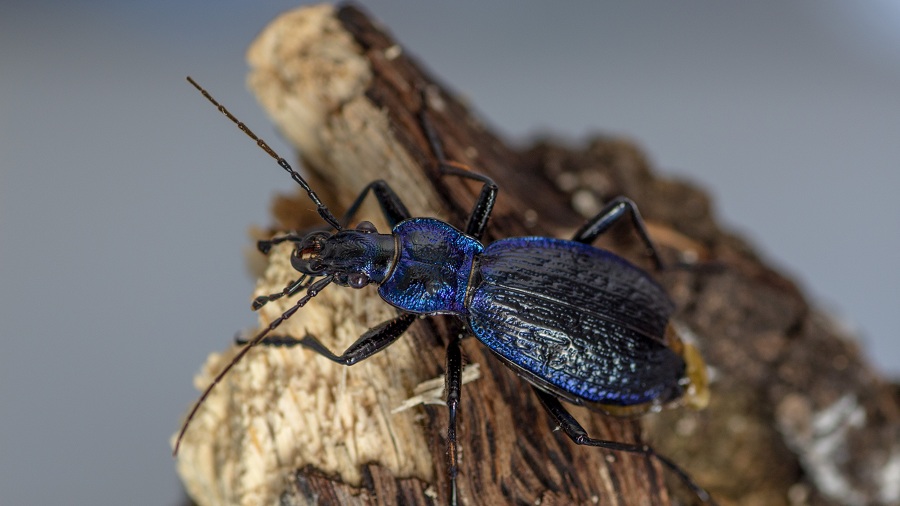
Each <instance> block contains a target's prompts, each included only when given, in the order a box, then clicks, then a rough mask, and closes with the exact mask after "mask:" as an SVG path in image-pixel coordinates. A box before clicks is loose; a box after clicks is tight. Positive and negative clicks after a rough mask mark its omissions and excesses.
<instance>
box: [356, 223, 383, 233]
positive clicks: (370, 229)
mask: <svg viewBox="0 0 900 506" xmlns="http://www.w3.org/2000/svg"><path fill="white" fill-rule="evenodd" d="M356 230H359V231H360V232H365V233H367V234H374V233H376V232H378V230H377V229H376V228H375V225H374V224H373V223H372V222H371V221H361V222H359V225H357V226H356Z"/></svg>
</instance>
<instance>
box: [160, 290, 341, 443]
mask: <svg viewBox="0 0 900 506" xmlns="http://www.w3.org/2000/svg"><path fill="white" fill-rule="evenodd" d="M332 281H334V276H328V277H327V278H322V279H320V280H319V281H316V282H315V283H313V284H312V285H310V287H309V288H307V289H306V295H304V296H303V297H301V298H300V300H298V301H297V303H296V304H294V305H293V306H291V308H290V309H288V310H287V311H285V312H284V313H282V314H281V316H279V317H278V318H275V319H274V320H272V322H271V323H269V326H268V327H266V328H265V329H263V330H262V331H261V332H260V333H259V334H256V336H254V337H253V339H251V340H250V341H248V342H247V344H245V345H244V347H243V348H241V351H239V352H238V354H237V355H235V356H234V358H233V359H231V362H230V363H229V364H228V365H227V366H225V368H224V369H222V371H221V372H219V374H218V375H216V377H215V378H214V379H213V380H212V383H210V384H209V386H208V387H206V390H204V391H203V394H202V395H201V396H200V398H199V399H197V402H195V403H194V407H193V408H192V409H191V412H190V413H188V416H187V418H186V419H185V420H184V424H183V425H182V426H181V432H179V433H178V438H177V439H176V440H175V449H174V450H172V456H173V457H174V456H176V455H178V448H179V447H180V446H181V440H182V438H184V433H185V432H187V429H188V426H190V424H191V420H193V419H194V415H196V414H197V411H198V410H199V409H200V406H201V405H202V404H203V402H204V401H205V400H206V398H207V397H209V394H210V392H212V390H213V388H215V386H216V385H218V384H219V381H221V380H222V378H224V377H225V375H226V374H228V371H230V370H231V369H232V368H233V367H234V366H235V365H236V364H237V363H238V362H240V360H241V359H242V358H244V355H246V354H247V352H248V351H250V348H253V347H254V346H256V345H257V344H259V343H260V342H262V340H263V338H265V337H266V335H268V334H269V332H271V331H273V330H275V329H276V328H278V326H279V325H281V324H282V323H283V322H284V321H285V320H287V319H288V318H290V317H291V316H293V315H294V313H296V312H297V310H298V309H300V308H301V307H303V306H305V305H306V303H307V302H309V300H310V299H312V298H313V297H315V296H316V295H318V294H319V292H320V291H321V290H322V289H323V288H325V287H326V286H328V285H329V284H330V283H331V282H332Z"/></svg>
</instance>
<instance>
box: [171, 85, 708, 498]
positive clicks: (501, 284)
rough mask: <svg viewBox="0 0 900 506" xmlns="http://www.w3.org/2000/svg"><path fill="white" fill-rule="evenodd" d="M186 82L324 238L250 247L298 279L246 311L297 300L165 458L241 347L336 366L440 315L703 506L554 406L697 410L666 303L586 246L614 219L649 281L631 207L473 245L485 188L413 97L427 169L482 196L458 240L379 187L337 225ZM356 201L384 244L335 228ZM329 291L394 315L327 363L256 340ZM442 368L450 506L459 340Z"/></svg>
mask: <svg viewBox="0 0 900 506" xmlns="http://www.w3.org/2000/svg"><path fill="white" fill-rule="evenodd" d="M187 79H188V81H189V82H190V83H191V84H192V85H193V86H194V87H195V88H197V90H199V91H200V92H201V93H202V94H203V96H205V97H206V98H207V99H208V100H209V101H210V102H211V103H212V104H213V105H215V106H216V107H217V108H218V109H219V111H220V112H222V113H223V114H225V115H226V116H227V117H228V118H229V119H230V120H231V121H232V122H234V123H235V124H236V125H237V126H238V128H240V129H241V130H242V131H244V133H246V134H247V135H248V136H249V137H250V138H251V139H253V140H254V141H256V143H257V145H258V146H259V147H260V148H262V149H263V150H264V151H265V152H266V153H268V154H269V155H270V156H271V157H272V158H274V159H275V160H276V161H277V163H278V165H280V166H281V167H282V168H283V169H284V170H285V171H287V172H288V173H289V174H290V176H291V177H292V178H293V179H294V181H296V182H297V183H298V184H299V185H300V186H301V187H302V188H303V189H304V190H305V191H306V193H307V195H308V197H309V198H310V200H311V201H312V202H313V203H314V204H315V205H316V209H317V212H318V214H319V216H320V217H321V218H322V219H323V220H324V221H325V223H326V224H327V225H328V227H330V229H332V230H333V231H331V230H319V229H317V230H313V231H311V232H308V233H306V234H304V235H296V234H287V235H284V236H278V237H274V238H272V239H269V240H263V241H260V242H259V243H258V246H259V249H260V250H261V251H262V252H264V253H267V252H268V251H269V250H270V249H271V248H272V246H274V245H276V244H279V243H284V242H288V243H291V244H293V245H294V249H293V252H292V254H291V258H290V261H291V265H292V266H293V268H294V269H295V270H297V271H298V272H299V274H300V276H299V277H298V278H297V279H296V280H295V281H293V282H291V283H289V284H288V285H287V286H286V287H285V288H284V289H283V290H282V291H280V292H277V293H273V294H270V295H265V296H260V297H257V298H256V299H255V300H254V302H253V308H254V309H259V308H261V307H262V306H264V305H265V304H267V303H268V302H270V301H273V300H276V299H280V298H282V297H285V296H292V295H296V294H299V293H301V292H304V293H303V295H302V296H301V297H300V298H299V299H298V300H297V301H296V303H295V304H294V305H293V306H291V307H290V308H289V309H288V310H287V311H285V312H284V313H283V314H282V315H281V316H279V317H278V318H276V319H274V320H273V321H272V322H271V323H270V324H269V325H268V327H266V328H265V329H263V330H262V331H260V332H259V333H258V334H256V335H255V336H254V337H253V338H252V339H249V340H247V341H246V342H245V343H244V347H243V348H242V349H241V350H240V351H239V352H238V353H237V354H236V355H235V357H234V358H233V360H232V361H231V362H230V363H229V364H228V365H227V366H226V367H225V368H224V369H223V370H222V371H221V372H220V373H219V374H218V375H217V376H216V377H215V379H214V380H213V381H212V383H211V384H210V385H209V386H208V388H207V389H206V390H205V391H204V393H203V394H202V395H201V396H200V398H199V399H198V400H197V402H196V403H195V405H194V407H193V409H192V410H191V411H190V413H189V414H188V416H187V418H186V419H185V422H184V424H183V426H182V428H181V432H180V433H179V435H178V438H177V439H176V443H175V448H174V452H173V453H175V454H177V452H178V448H179V445H180V442H181V439H182V437H183V436H184V433H185V431H186V430H187V427H188V426H189V424H190V422H191V420H192V419H193V417H194V415H195V414H196V412H197V410H198V409H199V407H200V405H201V404H202V403H203V401H204V400H205V399H206V398H207V396H208V395H209V394H210V392H211V391H212V389H213V388H214V387H215V385H216V384H217V383H218V382H219V381H220V380H221V379H222V378H223V377H224V376H225V374H227V373H228V371H229V370H230V369H231V368H232V367H233V366H234V365H235V364H236V363H237V362H238V361H239V360H241V359H242V358H243V356H244V355H246V353H247V352H248V351H249V350H250V349H251V348H252V347H254V346H256V345H259V344H264V345H271V346H303V347H306V348H308V349H311V350H312V351H314V352H316V353H318V354H320V355H322V356H324V357H326V358H328V359H330V360H332V361H334V362H337V363H339V364H343V365H348V366H349V365H353V364H355V363H357V362H359V361H361V360H364V359H366V358H368V357H371V356H372V355H374V354H376V353H378V352H380V351H382V350H384V349H385V348H386V347H388V346H390V345H391V344H392V343H393V342H394V341H396V340H397V339H398V338H399V337H400V336H402V335H403V333H404V332H405V331H406V330H407V329H408V328H409V327H410V325H412V323H413V322H414V321H415V320H416V319H417V318H419V317H421V316H430V315H437V314H447V315H453V316H456V317H458V318H459V319H460V320H462V322H463V323H464V324H465V328H466V329H467V330H468V332H469V333H471V334H472V335H474V336H475V337H476V338H477V339H478V340H479V341H481V342H482V343H483V344H484V345H485V346H487V347H488V348H489V349H490V350H491V351H492V352H493V354H494V355H495V356H497V357H498V358H499V359H500V361H501V362H502V363H504V364H505V365H506V366H508V367H510V368H511V369H512V370H513V371H515V372H516V373H517V374H518V375H519V376H521V377H523V378H524V379H525V380H526V381H527V382H528V383H529V384H530V385H531V386H532V389H533V391H534V393H535V394H536V395H537V397H538V399H539V400H540V401H541V404H542V405H543V406H544V408H545V409H546V410H547V412H548V413H549V414H550V415H551V416H552V418H553V419H554V420H555V421H556V423H557V424H558V426H559V427H560V428H561V429H562V430H563V431H564V432H565V434H566V435H567V436H568V437H569V438H570V439H571V440H572V441H573V442H574V443H576V444H579V445H586V446H596V447H600V448H605V449H607V450H611V451H621V452H629V453H637V454H643V455H645V456H647V457H650V458H655V459H657V460H658V461H660V462H661V463H662V464H663V465H664V466H665V467H667V468H668V469H670V470H671V471H672V472H674V473H675V474H676V475H677V476H678V477H679V478H680V479H681V480H682V481H683V482H684V483H685V484H686V485H687V486H688V487H689V488H690V489H691V490H692V491H693V493H694V494H695V495H696V496H697V497H698V498H699V499H700V500H701V501H703V502H705V503H709V504H715V502H714V500H713V499H712V498H711V497H710V495H709V494H708V493H707V492H706V491H705V490H704V489H703V488H702V487H700V486H699V485H697V484H696V483H695V482H694V480H693V479H692V478H691V477H690V476H689V475H688V474H687V473H686V472H685V471H684V470H682V469H681V468H680V467H679V466H678V465H677V464H675V463H674V462H673V461H671V460H670V459H668V458H666V457H665V456H662V455H660V454H659V453H657V452H656V451H654V450H653V449H652V448H651V447H650V446H649V445H646V444H632V443H622V442H617V441H606V440H600V439H594V438H591V437H590V436H589V435H588V434H587V432H586V431H585V429H584V428H583V427H582V426H581V425H580V424H579V422H578V421H577V420H576V419H575V418H574V417H573V416H572V415H571V414H570V413H569V412H568V411H567V410H566V408H565V407H564V406H563V404H562V401H565V402H568V403H571V404H575V405H583V406H586V407H588V408H591V409H593V410H596V411H601V412H604V413H607V414H612V415H618V416H636V415H641V414H644V413H647V412H650V411H655V410H658V409H661V408H662V407H666V406H671V405H676V404H687V405H690V406H692V407H696V408H700V407H703V406H704V405H705V403H706V400H707V398H708V390H707V384H706V376H705V365H704V363H703V359H702V357H701V356H700V354H699V352H698V351H697V350H696V349H695V348H694V347H693V346H692V345H690V344H689V343H687V342H685V341H683V340H682V339H681V338H680V337H679V335H678V332H677V331H676V329H675V328H674V327H673V325H672V324H671V323H670V321H669V318H670V316H671V314H672V312H673V311H674V304H673V303H672V302H671V300H670V299H669V297H668V295H667V294H666V292H665V290H664V289H663V288H662V287H661V286H660V285H659V284H657V283H656V282H655V281H654V280H653V278H652V277H651V276H650V275H649V274H648V273H647V272H645V271H644V270H642V269H640V268H639V267H637V266H635V265H633V264H632V263H630V262H629V261H628V260H625V259H624V258H622V257H620V256H618V255H616V254H614V253H612V252H610V251H606V250H603V249H600V248H596V247H594V246H592V245H591V244H592V243H593V242H594V240H595V239H597V237H599V236H600V235H601V234H603V233H604V232H606V231H607V230H608V229H609V228H610V227H611V226H612V225H614V224H615V223H617V222H618V221H620V220H622V219H624V218H626V217H627V218H629V219H630V222H631V224H632V226H633V228H634V229H635V231H636V233H637V236H638V237H639V238H640V240H641V241H642V243H643V244H644V246H645V247H646V250H647V253H648V254H649V256H650V258H651V259H652V261H653V265H654V268H655V269H656V270H661V269H662V268H663V262H662V260H661V258H660V255H659V253H658V252H657V249H656V247H655V245H654V244H653V241H652V240H651V239H650V236H649V234H648V233H647V230H646V227H645V225H644V222H643V220H642V218H641V215H640V213H639V211H638V208H637V206H636V205H635V204H634V202H632V201H631V200H629V199H627V198H625V197H619V198H616V199H614V200H612V201H611V202H609V203H608V204H607V205H606V206H605V207H604V208H603V209H602V210H601V211H600V212H599V213H598V214H597V215H596V216H595V217H593V218H592V219H590V220H588V221H587V222H586V223H585V224H584V225H583V226H582V227H581V228H580V229H579V230H578V231H577V232H576V233H575V234H574V236H573V238H572V239H571V240H564V239H555V238H549V237H514V238H506V239H500V240H497V241H495V242H492V243H490V244H487V245H485V244H483V243H482V240H481V239H482V237H483V235H484V232H485V229H486V227H487V223H488V220H489V218H490V215H491V211H492V209H493V207H494V203H495V201H496V197H497V192H498V187H497V185H496V184H495V183H494V182H493V181H492V180H491V179H490V178H488V177H486V176H484V175H481V174H478V173H475V172H471V171H470V170H468V168H467V167H465V166H463V165H461V164H456V163H453V162H449V161H447V160H446V159H445V157H444V153H443V148H442V147H441V143H440V141H439V139H438V137H437V134H436V132H435V130H434V128H433V126H432V125H431V123H430V121H429V120H428V118H427V114H426V112H425V109H426V108H427V97H426V96H425V93H424V92H423V96H422V100H423V106H422V111H421V114H420V124H421V126H422V128H423V131H424V133H425V136H426V137H427V139H428V142H429V144H430V146H431V150H432V151H433V154H434V156H435V158H436V159H437V165H438V167H439V168H440V170H441V171H442V173H443V174H444V175H450V176H456V177H460V178H464V179H470V180H474V181H476V182H478V183H481V185H482V186H481V193H480V195H479V197H478V199H477V200H476V202H475V205H474V207H473V209H472V212H471V214H470V216H469V219H468V222H467V224H466V226H465V229H464V230H459V229H457V228H455V227H453V226H452V225H450V224H449V223H446V222H444V221H441V220H438V219H435V218H422V217H413V216H412V215H411V214H410V212H409V211H408V210H407V209H406V206H405V205H404V204H403V202H402V200H401V199H400V198H399V196H398V195H397V193H396V192H394V190H393V189H392V188H391V187H390V186H389V185H388V184H387V183H386V182H385V181H383V180H377V181H374V182H372V183H369V184H368V185H367V186H366V187H365V188H364V189H363V191H362V192H361V193H360V194H359V196H358V197H357V198H356V200H355V201H354V202H353V203H352V205H351V206H350V207H349V209H348V211H347V213H346V215H345V217H344V218H343V219H341V220H339V219H337V218H336V217H335V216H334V215H333V214H332V213H331V211H330V210H329V209H328V207H327V206H326V205H325V204H323V203H322V201H321V200H320V199H319V197H318V196H317V195H316V193H315V192H314V191H313V190H312V188H310V186H309V184H308V183H307V182H306V180H305V179H304V178H303V177H302V176H301V175H300V174H299V173H298V172H296V171H295V170H294V169H293V168H292V167H291V166H290V164H289V163H288V162H287V161H286V160H285V159H284V158H282V157H280V156H279V155H278V154H277V153H275V151H274V150H272V148H270V147H269V146H268V145H267V144H266V143H265V141H263V140H262V139H260V138H259V137H257V136H256V134H254V133H253V132H252V131H251V130H250V129H249V128H247V126H246V125H244V124H243V123H242V122H240V121H239V120H238V119H237V118H236V117H235V116H233V115H232V114H231V113H230V112H229V111H228V110H227V109H226V108H225V107H224V106H222V105H220V104H219V103H218V102H217V101H216V100H215V99H214V98H213V97H212V95H210V94H209V92H207V91H206V90H205V89H203V88H202V87H201V86H200V85H199V84H197V82H196V81H194V80H193V79H192V78H190V77H188V78H187ZM370 194H371V195H372V196H374V198H375V199H376V200H377V202H378V204H379V205H380V207H381V211H382V213H383V214H384V217H385V218H386V220H387V222H388V224H389V225H390V227H391V230H390V232H389V233H379V232H378V230H377V229H376V228H375V226H374V225H373V224H372V223H371V222H368V221H362V222H360V223H359V224H358V225H357V226H356V227H355V228H347V227H346V224H347V223H349V221H350V219H351V218H352V217H353V216H354V214H355V213H356V212H357V210H358V209H359V207H360V206H361V205H362V203H363V202H364V201H365V199H366V198H367V197H368V196H369V195H370ZM332 283H333V284H336V285H339V286H344V287H350V288H354V289H359V288H362V287H364V286H367V285H369V284H375V285H377V286H378V294H379V296H380V297H381V298H382V299H383V300H384V301H385V302H386V303H388V304H390V305H392V306H394V307H395V308H396V309H397V310H398V316H397V317H395V318H393V319H391V320H388V321H386V322H384V323H382V324H380V325H377V326H375V327H373V328H371V329H370V330H368V331H367V332H365V333H364V334H363V335H362V336H361V337H360V338H359V339H358V340H357V341H356V342H355V343H353V344H352V345H350V347H348V348H347V349H346V350H345V351H344V352H343V353H341V354H340V355H338V354H335V353H334V352H332V351H331V350H329V349H328V348H327V347H326V346H325V345H323V344H322V343H321V342H320V341H319V340H318V339H317V338H316V337H315V336H312V335H306V336H304V337H303V338H299V339H298V338H295V337H291V336H275V335H270V333H271V332H272V331H273V330H275V329H276V328H278V326H279V325H281V323H282V322H284V321H285V320H287V319H288V318H290V317H291V316H293V315H294V314H295V313H296V312H297V311H298V310H299V309H300V308H302V307H303V306H304V305H305V304H306V303H307V302H309V300H311V299H312V298H313V297H315V296H316V295H317V294H318V293H319V292H320V291H321V290H323V289H324V288H325V287H327V286H328V285H329V284H332ZM446 357H447V358H446V360H447V365H446V376H445V381H446V385H445V387H446V395H447V406H448V414H449V424H448V434H447V447H448V455H449V459H450V462H449V471H448V473H449V478H450V503H451V504H453V505H456V504H457V502H458V498H457V485H456V476H457V473H458V465H457V458H458V452H457V445H458V442H457V436H456V418H457V412H458V409H459V403H460V387H461V369H462V367H461V365H462V359H461V352H460V337H458V336H457V337H454V338H452V339H450V341H449V343H448V345H447V351H446Z"/></svg>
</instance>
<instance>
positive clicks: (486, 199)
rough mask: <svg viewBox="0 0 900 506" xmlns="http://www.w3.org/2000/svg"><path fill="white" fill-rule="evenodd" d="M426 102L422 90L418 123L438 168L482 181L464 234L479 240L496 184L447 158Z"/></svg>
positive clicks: (492, 205) (490, 207) (448, 172)
mask: <svg viewBox="0 0 900 506" xmlns="http://www.w3.org/2000/svg"><path fill="white" fill-rule="evenodd" d="M427 104H428V100H427V97H426V96H425V92H424V90H423V92H422V110H421V111H420V112H419V123H421V124H422V130H424V132H425V137H427V138H428V145H429V146H430V147H431V151H432V153H434V156H435V158H437V160H438V169H440V171H441V173H443V174H444V175H451V176H458V177H462V178H466V179H472V180H474V181H478V182H480V183H482V187H481V194H480V195H478V200H476V201H475V206H474V207H473V208H472V212H471V214H469V222H468V223H467V224H466V235H468V236H471V237H474V238H475V239H478V240H481V237H482V236H483V235H484V229H485V228H486V227H487V222H488V219H489V218H490V217H491V211H492V210H493V209H494V202H495V201H496V200H497V184H496V183H494V181H493V180H492V179H491V178H489V177H487V176H485V175H483V174H479V173H477V172H474V171H472V169H470V168H469V167H468V166H466V165H463V164H460V163H455V162H450V161H448V160H447V158H446V157H445V156H444V148H443V146H442V145H441V141H440V139H439V138H438V135H437V132H436V131H435V129H434V125H432V124H431V121H430V120H429V119H428V114H426V113H425V109H426V107H427Z"/></svg>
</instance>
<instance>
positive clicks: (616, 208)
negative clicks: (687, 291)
mask: <svg viewBox="0 0 900 506" xmlns="http://www.w3.org/2000/svg"><path fill="white" fill-rule="evenodd" d="M625 215H628V216H630V217H631V223H632V224H633V225H634V228H635V230H636V231H637V233H638V236H639V237H640V238H641V241H643V243H644V244H645V245H646V246H647V251H648V252H649V253H650V256H651V257H652V258H653V263H654V266H655V267H656V269H657V270H662V266H663V264H662V260H660V257H659V253H658V252H657V251H656V246H654V244H653V241H651V240H650V235H649V234H648V233H647V228H646V227H645V226H644V220H643V219H642V218H641V213H640V212H639V211H638V208H637V205H635V203H634V202H632V201H631V199H629V198H626V197H616V198H615V199H613V200H612V201H611V202H610V203H609V204H607V205H606V207H604V208H603V209H601V210H600V212H599V213H597V215H596V216H594V217H593V218H591V219H590V220H588V222H587V223H585V224H584V225H583V226H582V227H581V228H580V229H578V232H575V237H573V238H572V240H573V241H577V242H582V243H585V244H591V243H592V242H594V239H596V238H597V237H599V236H600V235H601V234H602V233H604V232H606V231H607V230H609V227H611V226H612V225H613V224H615V223H616V222H617V221H619V219H621V218H622V217H624V216H625Z"/></svg>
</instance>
